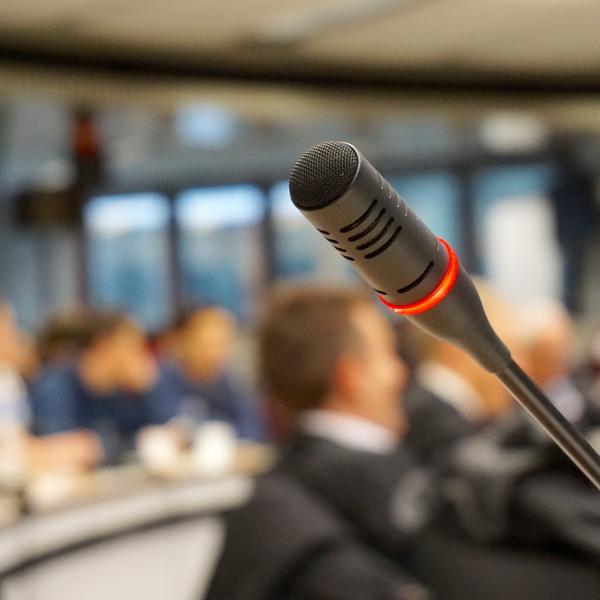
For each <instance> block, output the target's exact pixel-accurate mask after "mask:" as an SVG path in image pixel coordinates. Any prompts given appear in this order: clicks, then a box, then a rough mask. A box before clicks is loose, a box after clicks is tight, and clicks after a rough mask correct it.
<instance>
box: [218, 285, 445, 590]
mask: <svg viewBox="0 0 600 600" xmlns="http://www.w3.org/2000/svg"><path fill="white" fill-rule="evenodd" d="M260 363H261V366H260V371H261V380H262V384H263V387H264V391H265V393H266V395H267V397H268V398H269V400H270V401H271V402H272V404H273V405H274V407H275V408H276V409H277V410H279V411H281V412H283V413H284V414H285V416H286V418H287V420H288V423H289V430H290V431H291V432H292V437H291V440H290V442H289V444H288V445H287V448H285V449H284V451H283V454H282V456H281V460H280V462H279V464H278V465H277V467H276V469H275V471H274V472H273V473H272V474H271V475H270V476H268V477H267V478H266V479H265V480H263V481H262V482H260V483H259V490H258V494H257V496H256V499H255V500H254V501H253V502H251V504H250V505H249V507H246V509H242V511H241V512H240V513H237V514H236V515H235V516H234V517H233V518H232V519H231V520H230V528H229V535H228V542H227V545H226V549H225V553H224V556H223V559H222V562H221V565H220V568H219V569H218V571H217V575H216V576H215V580H214V587H213V590H214V591H215V594H216V591H219V590H224V589H228V595H221V596H218V595H214V596H213V597H214V598H217V597H223V598H224V597H227V598H252V597H254V598H259V597H260V598H263V597H270V596H259V595H256V596H243V595H242V596H238V595H236V594H234V593H232V591H231V589H232V588H231V581H232V579H231V577H232V576H233V572H232V571H233V569H234V568H235V567H236V566H237V568H238V569H239V568H240V565H242V564H244V563H245V565H246V567H247V566H248V564H251V565H252V564H253V565H254V566H255V567H256V565H257V564H264V563H267V564H271V565H273V564H276V563H278V560H279V559H280V558H281V557H283V556H290V554H292V555H296V556H301V555H303V553H302V552H301V551H300V548H301V547H302V546H303V544H305V545H308V544H309V542H308V541H306V540H304V537H303V535H302V534H304V533H307V532H308V531H310V530H311V527H310V523H311V517H310V515H311V513H312V511H313V510H314V515H315V516H314V518H315V519H317V520H318V519H325V520H326V522H327V523H328V526H327V528H328V530H332V531H333V533H332V541H331V544H332V546H331V548H337V549H340V548H344V549H345V550H344V551H342V552H339V553H334V554H331V552H330V550H331V548H330V547H329V546H327V545H326V548H329V550H327V551H325V550H324V554H322V555H320V554H318V553H315V554H314V559H315V560H314V561H313V560H311V558H310V557H309V556H305V557H304V562H302V563H301V564H298V563H296V564H294V565H292V566H290V565H288V566H287V567H286V568H285V569H283V567H282V568H281V569H280V570H278V569H274V568H273V569H272V570H271V571H270V572H271V573H272V572H273V571H278V573H279V579H281V578H282V577H283V580H284V581H286V582H287V584H286V585H287V586H288V587H287V588H285V589H287V590H288V592H290V593H291V592H298V590H306V589H307V588H308V587H310V589H311V590H312V593H311V594H310V595H306V594H305V595H293V593H292V595H290V596H285V595H282V596H277V598H287V597H293V598H296V597H298V598H314V599H317V598H325V597H326V598H332V599H338V598H339V599H340V600H341V599H342V598H343V599H346V598H351V597H360V598H361V599H364V600H370V599H375V598H382V599H388V598H397V599H399V600H400V599H409V598H410V599H413V598H425V597H429V596H428V593H427V592H426V590H425V589H424V588H423V587H422V586H421V585H419V584H418V583H415V582H414V581H413V580H412V579H411V577H410V576H409V575H407V570H405V569H407V565H408V564H409V562H410V560H409V559H410V552H411V543H412V541H413V539H414V538H415V537H416V536H417V535H419V534H420V533H421V532H422V531H423V529H424V527H426V525H427V524H428V521H429V519H430V516H431V514H432V511H433V507H434V505H435V502H434V493H433V487H432V481H431V479H430V477H429V476H428V474H427V473H426V472H425V471H423V470H421V469H419V468H417V467H415V465H414V464H413V462H412V460H411V457H410V455H409V454H408V452H406V450H405V449H404V447H403V445H402V439H403V436H404V433H405V430H406V423H405V419H404V415H403V413H402V411H401V409H400V407H399V405H398V395H399V394H400V392H401V390H402V388H403V386H404V383H405V378H406V368H405V366H404V365H403V363H401V362H400V360H399V359H398V357H397V355H396V352H395V341H394V335H393V332H392V329H391V326H390V324H389V323H388V321H387V320H386V319H385V318H384V316H383V315H382V313H381V312H380V310H379V309H378V307H377V306H376V305H375V304H374V303H373V302H372V301H371V300H370V299H369V298H366V297H364V296H362V295H361V294H358V293H355V292H352V291H343V290H329V289H320V288H298V289H291V290H286V291H282V292H281V293H280V294H278V295H276V296H275V298H274V300H273V303H272V304H271V306H270V309H269V311H268V313H267V317H266V319H265V322H264V326H263V328H262V332H261V336H260ZM274 478H276V480H277V481H279V482H283V483H280V485H279V487H277V486H275V487H276V488H277V489H279V493H278V494H273V493H271V494H269V493H267V492H265V490H267V491H268V490H269V489H272V488H273V487H274V486H273V479H274ZM286 481H287V482H288V485H285V482H286ZM265 497H270V498H271V502H268V501H265ZM261 502H262V505H261ZM295 503H297V504H298V506H299V507H302V510H299V511H298V512H297V511H295V509H294V504H295ZM261 506H262V510H259V509H258V508H257V507H261ZM311 507H312V508H311ZM282 511H283V512H284V514H286V515H287V516H288V518H287V519H286V520H285V521H286V527H285V528H282V529H280V530H277V528H275V527H274V526H273V524H272V521H273V520H274V519H275V516H274V515H278V514H281V512H282ZM267 515H268V516H267ZM323 515H325V516H323ZM257 522H258V523H264V522H266V523H267V525H265V527H264V528H262V527H261V526H260V525H257ZM269 525H270V527H269ZM273 530H275V532H276V533H275V534H274V537H277V531H278V533H279V535H280V536H281V537H282V539H275V540H274V539H270V538H269V537H268V535H269V533H268V532H269V531H271V533H273ZM250 531H254V532H257V533H259V532H263V533H264V535H258V536H256V537H250V536H249V532H250ZM311 543H316V542H315V541H314V540H313V542H311ZM249 544H251V545H252V548H250V547H249ZM282 546H284V547H285V548H284V549H282V548H281V547H282ZM296 546H298V547H296ZM292 548H293V550H294V551H292ZM276 549H277V550H276ZM271 552H272V554H271ZM336 552H337V551H336ZM234 557H235V558H234ZM265 557H266V558H265ZM381 557H385V558H384V559H383V562H382V558H381ZM328 560H330V561H331V562H330V563H329V567H330V568H329V570H328V571H320V569H322V568H323V564H326V563H327V561H328ZM321 561H325V563H323V562H321ZM240 570H241V569H240ZM282 570H283V571H285V572H286V573H288V577H289V573H290V571H291V572H293V574H294V577H293V579H289V578H287V579H286V576H282V575H281V571H282ZM259 572H260V573H264V572H265V571H264V570H262V569H260V568H259V567H256V568H253V567H251V568H244V573H245V574H247V577H248V578H249V581H246V582H240V583H239V585H248V586H249V589H252V588H253V576H252V573H259ZM319 572H321V574H322V575H323V574H324V573H325V572H327V577H326V578H325V577H322V578H321V582H320V583H319V578H318V577H316V576H315V575H316V574H317V573H319ZM359 572H360V573H362V577H359V578H358V579H357V581H356V582H355V583H356V584H358V582H359V581H362V588H356V589H357V591H358V592H357V593H359V594H360V595H358V596H356V595H353V593H352V589H353V584H352V582H353V577H356V574H357V573H359ZM263 577H264V575H263ZM308 582H310V585H309V583H308ZM369 582H370V583H369ZM227 583H229V586H230V587H229V588H227V587H223V586H226V585H227ZM290 585H291V587H292V588H294V589H290V587H289V586H290ZM365 586H366V587H365ZM284 587H285V586H284ZM328 588H329V589H328ZM279 589H281V588H279Z"/></svg>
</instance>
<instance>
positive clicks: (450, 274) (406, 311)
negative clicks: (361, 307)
mask: <svg viewBox="0 0 600 600" xmlns="http://www.w3.org/2000/svg"><path fill="white" fill-rule="evenodd" d="M438 240H439V241H440V242H441V243H442V245H443V246H444V248H446V251H447V252H448V269H447V270H446V273H445V274H444V277H443V278H442V281H440V284H439V285H438V286H437V287H436V288H435V290H433V292H431V294H428V295H427V296H425V298H423V299H422V300H419V301H418V302H415V303H413V304H405V305H404V306H397V305H395V304H391V303H390V302H388V301H387V300H385V299H384V298H382V297H381V296H379V299H380V300H381V301H382V302H383V303H384V304H385V305H386V306H387V307H388V308H391V309H392V310H393V311H394V312H395V313H396V314H399V315H418V314H419V313H422V312H425V311H427V310H430V309H432V308H433V307H434V306H437V305H438V304H439V303H440V302H441V301H442V300H443V299H444V298H445V297H446V296H447V295H448V294H449V293H450V290H451V289H452V288H453V287H454V282H455V281H456V277H457V276H458V257H457V256H456V253H455V252H454V250H453V249H452V247H451V246H450V244H448V242H446V241H445V240H443V239H442V238H438Z"/></svg>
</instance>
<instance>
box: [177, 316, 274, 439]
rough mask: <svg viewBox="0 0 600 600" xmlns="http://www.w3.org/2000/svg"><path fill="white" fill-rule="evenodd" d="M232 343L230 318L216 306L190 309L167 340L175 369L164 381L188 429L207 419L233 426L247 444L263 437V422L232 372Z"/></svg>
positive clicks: (253, 400) (233, 332)
mask: <svg viewBox="0 0 600 600" xmlns="http://www.w3.org/2000/svg"><path fill="white" fill-rule="evenodd" d="M235 339H236V323H235V320H234V317H233V315H231V314H230V313H229V312H228V311H226V310H224V309H222V308H219V307H217V306H205V307H201V308H197V309H195V310H191V311H190V312H189V313H187V314H185V315H182V316H181V317H180V318H179V320H178V327H177V328H174V331H173V332H171V333H170V335H169V336H168V342H169V343H168V348H169V352H168V354H167V356H170V357H171V358H174V359H175V361H176V364H177V366H178V371H177V373H175V372H174V373H172V374H171V375H172V377H171V380H170V381H169V382H168V385H169V387H170V394H171V395H172V396H173V398H174V402H176V403H178V404H180V405H181V415H180V417H181V419H182V420H183V422H184V423H185V424H187V426H188V427H190V428H193V427H196V426H198V425H200V424H202V423H204V422H206V421H221V422H224V423H228V424H229V425H231V426H232V427H233V428H234V430H235V432H236V434H237V436H238V437H239V438H242V439H247V440H262V439H264V437H265V426H264V418H263V415H262V412H261V410H260V406H259V404H258V399H257V398H256V396H255V394H253V393H252V392H251V391H250V388H249V387H248V385H246V384H244V383H243V382H241V381H240V380H239V378H238V377H236V375H235V374H234V372H233V369H232V363H233V359H232V355H233V350H234V344H235Z"/></svg>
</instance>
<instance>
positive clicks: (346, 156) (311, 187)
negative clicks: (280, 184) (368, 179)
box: [290, 142, 358, 210]
mask: <svg viewBox="0 0 600 600" xmlns="http://www.w3.org/2000/svg"><path fill="white" fill-rule="evenodd" d="M357 169H358V155H357V154H356V151H355V150H354V148H353V147H352V146H351V145H350V144H347V143H345V142H324V143H322V144H318V145H317V146H314V147H312V148H311V149H310V150H308V151H307V152H305V153H304V154H303V155H302V156H301V157H300V158H299V159H298V160H297V161H296V164H295V165H294V167H293V168H292V172H291V173H290V195H291V197H292V202H293V203H294V204H295V205H296V206H297V207H298V208H301V209H303V210H315V209H318V208H323V207H325V206H327V205H328V204H331V203H332V202H334V201H335V200H337V199H338V198H339V197H340V196H341V195H342V194H343V193H344V192H345V191H346V190H347V189H348V188H349V187H350V184H351V183H352V181H353V180H354V176H355V175H356V171H357Z"/></svg>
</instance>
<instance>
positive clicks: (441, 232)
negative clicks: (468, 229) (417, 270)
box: [389, 172, 463, 257]
mask: <svg viewBox="0 0 600 600" xmlns="http://www.w3.org/2000/svg"><path fill="white" fill-rule="evenodd" d="M389 182H390V184H391V185H392V186H393V187H394V188H395V189H396V191H397V192H398V193H399V194H400V196H402V198H403V199H404V200H405V201H406V203H407V204H408V206H409V207H410V208H411V209H412V210H413V211H414V212H415V213H416V214H417V215H418V216H419V218H420V219H421V220H422V221H423V222H424V223H425V224H426V225H427V226H428V227H429V228H430V229H431V231H433V233H435V235H437V236H439V237H442V238H444V239H445V240H446V241H447V242H448V243H449V244H450V245H451V246H452V247H453V248H454V250H455V251H456V252H457V253H458V256H459V257H460V256H461V252H462V248H463V244H462V238H461V233H462V232H461V227H460V206H459V202H460V183H459V181H458V179H457V178H456V177H454V176H453V175H450V174H448V173H445V172H434V173H426V174H420V175H406V176H402V177H392V178H391V179H390V180H389Z"/></svg>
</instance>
